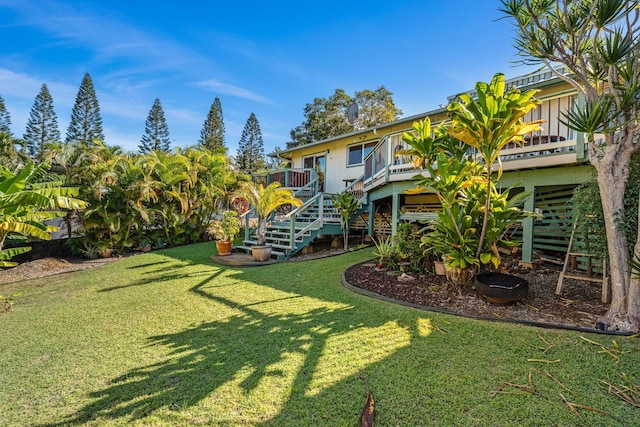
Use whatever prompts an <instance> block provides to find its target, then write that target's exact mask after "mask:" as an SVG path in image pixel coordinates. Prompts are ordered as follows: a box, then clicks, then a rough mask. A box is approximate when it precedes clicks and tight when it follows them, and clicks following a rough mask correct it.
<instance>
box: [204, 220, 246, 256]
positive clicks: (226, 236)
mask: <svg viewBox="0 0 640 427" xmlns="http://www.w3.org/2000/svg"><path fill="white" fill-rule="evenodd" d="M210 228H211V231H212V232H213V234H214V236H215V238H216V247H217V248H218V255H220V256H227V255H231V246H232V244H233V239H234V238H235V237H236V235H237V234H238V233H239V232H240V220H239V219H238V213H237V212H236V211H225V212H223V213H222V219H220V220H219V221H214V224H212V227H210Z"/></svg>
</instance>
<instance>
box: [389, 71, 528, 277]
mask: <svg viewBox="0 0 640 427" xmlns="http://www.w3.org/2000/svg"><path fill="white" fill-rule="evenodd" d="M476 93H477V99H473V98H471V96H469V95H468V94H462V95H459V96H458V99H457V100H456V101H454V102H452V103H451V104H450V105H449V107H448V111H449V115H450V118H451V121H450V124H447V125H442V126H440V127H438V128H436V129H435V130H434V131H433V132H432V130H431V123H430V120H429V119H428V118H427V119H425V120H424V121H421V122H417V123H415V124H414V126H413V130H412V131H411V132H407V133H405V134H404V135H403V140H404V141H405V142H406V143H407V144H408V145H409V147H410V148H409V149H407V150H404V151H402V152H400V153H399V154H405V155H407V154H408V155H411V156H412V157H413V159H414V166H416V167H418V168H423V169H426V170H427V172H428V173H427V174H425V175H422V174H421V175H417V176H416V181H417V183H418V187H417V188H416V189H415V190H412V191H411V192H413V193H421V192H424V191H425V190H426V191H431V192H434V193H435V194H437V195H438V198H439V199H440V202H441V206H442V211H441V212H439V213H438V219H437V220H436V221H434V222H433V223H432V226H433V231H432V232H431V233H427V234H425V235H424V236H423V237H422V243H423V245H424V246H425V247H426V248H427V249H426V250H427V251H428V252H432V253H434V254H436V255H438V256H440V257H442V259H443V261H444V263H445V266H446V267H447V269H448V271H449V272H450V278H452V279H453V280H454V282H458V283H460V282H465V281H467V280H468V279H469V278H470V277H471V275H472V273H473V272H474V271H475V270H476V269H477V268H480V267H482V266H485V265H491V266H493V267H494V268H498V266H499V265H500V263H501V257H500V253H499V251H498V244H505V245H513V244H514V242H511V241H508V240H506V239H504V235H505V232H506V230H507V229H508V228H509V227H510V226H511V225H513V224H514V223H516V222H517V221H519V220H521V219H523V218H526V217H527V216H532V215H534V214H533V213H530V212H524V211H522V210H521V209H520V206H521V204H522V203H523V200H524V199H525V198H526V197H528V196H529V195H528V194H527V193H516V192H514V191H513V190H512V189H506V190H503V191H498V189H497V188H496V185H495V180H494V178H493V165H494V164H498V173H497V179H499V178H500V174H501V165H500V160H499V152H500V150H501V149H502V148H504V146H505V145H506V144H508V143H509V142H516V143H517V142H520V141H522V136H523V135H524V134H526V133H529V132H531V131H533V130H537V129H538V128H539V122H532V123H524V122H523V120H522V119H523V117H524V115H525V114H526V113H527V112H528V111H529V110H531V109H532V108H535V106H536V105H537V101H535V100H534V99H533V95H534V92H533V91H528V92H525V93H521V92H520V91H519V90H518V89H515V88H512V89H511V90H509V91H508V92H506V93H505V85H504V76H503V75H502V74H496V75H495V76H494V78H493V79H492V81H491V83H489V84H487V83H483V82H480V83H478V84H477V85H476ZM471 149H474V150H475V152H476V153H478V156H479V157H480V159H478V160H476V159H475V158H474V157H473V156H470V155H469V154H468V153H470V152H471V151H470V150H471Z"/></svg>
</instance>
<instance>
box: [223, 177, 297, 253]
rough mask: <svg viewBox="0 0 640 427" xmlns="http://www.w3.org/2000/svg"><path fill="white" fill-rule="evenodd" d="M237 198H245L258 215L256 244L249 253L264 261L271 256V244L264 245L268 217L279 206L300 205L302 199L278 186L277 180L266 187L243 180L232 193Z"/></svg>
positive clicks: (289, 190)
mask: <svg viewBox="0 0 640 427" xmlns="http://www.w3.org/2000/svg"><path fill="white" fill-rule="evenodd" d="M237 198H242V199H244V200H246V201H247V202H248V203H249V205H250V206H251V207H252V209H254V211H255V213H256V215H257V216H258V227H257V228H256V231H255V236H256V244H255V245H254V246H252V247H251V253H252V255H253V258H254V259H255V260H256V261H266V260H268V259H269V258H271V246H267V245H265V243H266V241H267V222H268V221H269V217H270V216H271V214H272V213H273V212H274V211H275V210H276V209H277V208H279V207H280V206H283V205H294V206H296V207H300V206H302V201H301V200H300V199H298V198H297V197H295V196H294V195H293V191H292V190H291V189H289V188H282V187H280V183H279V182H272V183H271V184H269V185H268V186H266V187H265V186H263V185H262V184H256V183H255V182H243V183H241V185H240V188H239V189H238V190H237V192H236V194H235V195H234V199H237Z"/></svg>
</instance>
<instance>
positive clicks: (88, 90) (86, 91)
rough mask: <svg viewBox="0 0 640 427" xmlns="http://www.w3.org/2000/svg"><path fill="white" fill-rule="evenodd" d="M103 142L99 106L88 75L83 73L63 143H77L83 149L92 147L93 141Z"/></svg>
mask: <svg viewBox="0 0 640 427" xmlns="http://www.w3.org/2000/svg"><path fill="white" fill-rule="evenodd" d="M96 139H97V140H100V141H102V142H104V134H103V133H102V117H101V116H100V106H99V105H98V98H97V97H96V92H95V89H94V87H93V81H92V80H91V76H89V73H85V75H84V77H83V78H82V83H81V84H80V89H78V95H77V96H76V102H75V104H74V106H73V110H71V122H70V123H69V128H68V129H67V138H66V139H65V142H67V143H68V142H79V143H80V144H82V145H83V146H85V147H88V146H90V145H93V141H94V140H96Z"/></svg>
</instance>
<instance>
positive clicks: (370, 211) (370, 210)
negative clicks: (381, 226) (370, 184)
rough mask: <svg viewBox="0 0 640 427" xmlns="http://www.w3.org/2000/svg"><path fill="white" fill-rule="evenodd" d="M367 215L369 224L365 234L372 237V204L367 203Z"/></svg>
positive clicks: (373, 214) (373, 212) (373, 213)
mask: <svg viewBox="0 0 640 427" xmlns="http://www.w3.org/2000/svg"><path fill="white" fill-rule="evenodd" d="M367 213H368V214H369V223H368V224H367V233H368V234H369V236H373V222H374V220H375V218H374V217H375V211H374V209H373V202H369V204H368V205H367Z"/></svg>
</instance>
